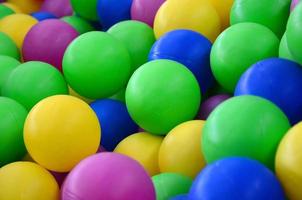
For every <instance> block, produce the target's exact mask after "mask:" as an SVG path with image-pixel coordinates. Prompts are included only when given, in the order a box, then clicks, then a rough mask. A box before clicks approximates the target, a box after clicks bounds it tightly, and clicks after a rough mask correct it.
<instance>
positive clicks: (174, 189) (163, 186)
mask: <svg viewBox="0 0 302 200" xmlns="http://www.w3.org/2000/svg"><path fill="white" fill-rule="evenodd" d="M152 182H153V185H154V188H155V192H156V200H168V199H170V198H172V197H174V196H176V195H178V194H186V193H188V192H189V190H190V187H191V185H192V180H191V179H190V178H189V177H186V176H183V175H181V174H176V173H162V174H158V175H156V176H153V177H152Z"/></svg>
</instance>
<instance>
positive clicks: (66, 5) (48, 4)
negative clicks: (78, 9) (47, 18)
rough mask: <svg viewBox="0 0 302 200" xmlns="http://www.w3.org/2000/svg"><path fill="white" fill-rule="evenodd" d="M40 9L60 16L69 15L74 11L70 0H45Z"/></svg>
mask: <svg viewBox="0 0 302 200" xmlns="http://www.w3.org/2000/svg"><path fill="white" fill-rule="evenodd" d="M40 10H41V11H44V12H49V13H52V14H53V15H55V16H56V17H58V18H60V17H64V16H69V15H72V13H73V10H72V7H71V4H70V0H44V1H43V3H42V6H41V9H40Z"/></svg>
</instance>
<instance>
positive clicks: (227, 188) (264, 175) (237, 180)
mask: <svg viewBox="0 0 302 200" xmlns="http://www.w3.org/2000/svg"><path fill="white" fill-rule="evenodd" d="M268 191H269V192H268ZM188 197H189V199H190V200H202V199H211V200H220V199H232V200H251V199H259V200H267V199H274V200H284V199H286V198H285V194H284V192H283V189H282V187H281V184H280V183H279V181H278V179H277V178H276V177H275V175H274V174H273V173H272V172H271V171H270V170H268V169H267V168H266V167H265V166H263V165H262V164H260V163H259V162H257V161H254V160H251V159H247V158H240V157H231V158H225V159H222V160H219V161H217V162H215V163H213V164H211V165H208V166H207V167H206V168H205V169H204V170H203V171H202V172H201V173H200V174H199V175H198V177H197V178H196V179H195V181H194V183H193V185H192V187H191V190H190V192H189V196H188Z"/></svg>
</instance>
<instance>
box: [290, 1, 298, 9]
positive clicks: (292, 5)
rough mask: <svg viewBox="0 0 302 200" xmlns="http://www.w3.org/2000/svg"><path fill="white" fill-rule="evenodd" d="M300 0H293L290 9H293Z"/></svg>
mask: <svg viewBox="0 0 302 200" xmlns="http://www.w3.org/2000/svg"><path fill="white" fill-rule="evenodd" d="M299 2H300V0H292V3H291V5H290V10H291V11H293V10H294V9H295V8H296V6H297V5H298V4H299Z"/></svg>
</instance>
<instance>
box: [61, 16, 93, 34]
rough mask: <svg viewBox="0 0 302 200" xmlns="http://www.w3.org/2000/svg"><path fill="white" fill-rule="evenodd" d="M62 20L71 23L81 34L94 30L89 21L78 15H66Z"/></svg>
mask: <svg viewBox="0 0 302 200" xmlns="http://www.w3.org/2000/svg"><path fill="white" fill-rule="evenodd" d="M61 20H63V21H64V22H66V23H68V24H69V25H71V26H72V27H73V28H74V29H76V30H77V32H78V33H79V34H80V35H81V34H84V33H87V32H89V31H93V30H94V28H93V26H92V25H91V24H90V23H89V22H88V21H86V20H85V19H82V18H80V17H77V16H66V17H63V18H62V19H61Z"/></svg>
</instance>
